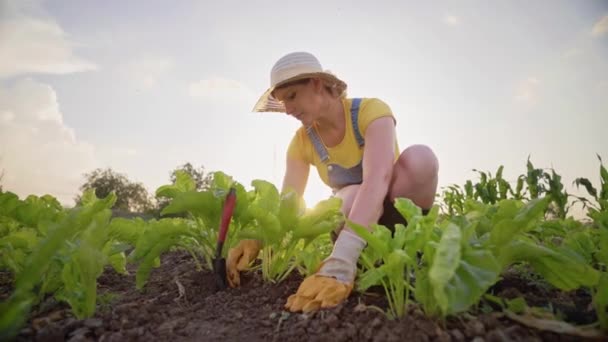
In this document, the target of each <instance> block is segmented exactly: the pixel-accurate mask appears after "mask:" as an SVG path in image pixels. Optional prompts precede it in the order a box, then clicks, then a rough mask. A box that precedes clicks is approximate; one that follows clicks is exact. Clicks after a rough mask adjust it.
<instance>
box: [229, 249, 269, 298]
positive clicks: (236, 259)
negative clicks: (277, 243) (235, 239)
mask: <svg viewBox="0 0 608 342" xmlns="http://www.w3.org/2000/svg"><path fill="white" fill-rule="evenodd" d="M260 248H262V243H261V242H260V241H258V240H251V239H247V240H241V241H239V243H238V245H237V246H236V247H234V248H230V250H229V251H228V257H227V258H226V276H227V278H228V285H229V286H230V287H238V286H240V285H241V277H240V273H239V272H240V271H244V270H246V269H248V268H249V264H251V262H252V261H254V260H255V258H257V256H258V254H259V253H260Z"/></svg>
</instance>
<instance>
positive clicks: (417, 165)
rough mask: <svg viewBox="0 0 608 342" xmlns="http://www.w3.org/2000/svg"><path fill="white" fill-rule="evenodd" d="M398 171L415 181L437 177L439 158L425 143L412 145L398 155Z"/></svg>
mask: <svg viewBox="0 0 608 342" xmlns="http://www.w3.org/2000/svg"><path fill="white" fill-rule="evenodd" d="M398 167H399V169H400V170H395V171H397V172H399V173H402V172H405V173H407V174H408V177H409V178H410V179H415V180H416V182H425V181H427V180H429V179H435V178H437V174H438V173H439V160H438V159H437V156H436V155H435V152H433V150H432V149H431V148H430V147H428V146H426V145H412V146H409V147H408V148H406V149H405V150H404V151H403V152H402V153H401V155H400V156H399V161H398Z"/></svg>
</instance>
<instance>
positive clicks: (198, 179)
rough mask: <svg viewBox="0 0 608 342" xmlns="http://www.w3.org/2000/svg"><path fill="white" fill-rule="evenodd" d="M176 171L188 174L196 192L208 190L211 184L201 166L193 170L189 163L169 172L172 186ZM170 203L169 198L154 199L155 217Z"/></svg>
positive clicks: (176, 215)
mask: <svg viewBox="0 0 608 342" xmlns="http://www.w3.org/2000/svg"><path fill="white" fill-rule="evenodd" d="M178 171H185V172H186V173H188V174H189V175H190V177H192V179H193V180H194V182H195V183H196V190H197V191H201V190H204V189H207V188H209V186H210V184H211V181H212V179H211V175H209V174H208V175H206V176H205V168H204V167H203V166H200V167H199V168H195V167H194V166H192V164H191V163H190V162H187V163H185V164H183V165H180V166H178V167H176V168H175V169H174V170H173V171H171V174H170V176H169V179H170V180H171V183H172V184H173V183H175V180H176V178H177V177H176V174H177V172H178ZM170 201H171V200H170V199H169V198H165V197H157V198H156V209H155V213H156V216H160V212H161V211H162V210H163V209H164V208H165V207H166V206H167V205H169V202H170ZM184 215H185V214H175V215H168V217H182V216H184Z"/></svg>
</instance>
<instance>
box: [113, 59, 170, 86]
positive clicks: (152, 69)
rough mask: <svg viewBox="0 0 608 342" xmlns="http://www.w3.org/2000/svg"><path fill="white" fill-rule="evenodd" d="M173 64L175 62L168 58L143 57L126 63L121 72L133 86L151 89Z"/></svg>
mask: <svg viewBox="0 0 608 342" xmlns="http://www.w3.org/2000/svg"><path fill="white" fill-rule="evenodd" d="M174 66H175V63H174V62H173V60H172V59H170V58H164V57H145V58H142V59H140V60H137V61H132V62H130V63H128V64H127V65H126V66H125V67H124V69H123V72H125V73H126V75H127V77H128V78H129V80H130V81H131V82H132V83H133V84H134V86H136V87H138V88H142V89H151V88H154V87H156V86H157V85H158V84H159V83H160V82H161V81H162V79H163V78H164V77H165V76H166V75H167V74H168V73H169V72H170V71H171V70H172V69H173V67H174Z"/></svg>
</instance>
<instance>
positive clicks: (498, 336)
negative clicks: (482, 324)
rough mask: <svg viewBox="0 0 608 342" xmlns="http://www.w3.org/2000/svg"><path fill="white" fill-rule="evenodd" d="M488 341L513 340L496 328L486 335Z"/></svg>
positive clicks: (503, 341) (506, 341) (501, 341)
mask: <svg viewBox="0 0 608 342" xmlns="http://www.w3.org/2000/svg"><path fill="white" fill-rule="evenodd" d="M486 340H487V341H488V342H509V341H511V340H510V339H509V338H508V337H507V335H505V333H504V332H503V331H502V330H500V329H494V330H492V331H490V333H489V334H488V335H487V336H486Z"/></svg>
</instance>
